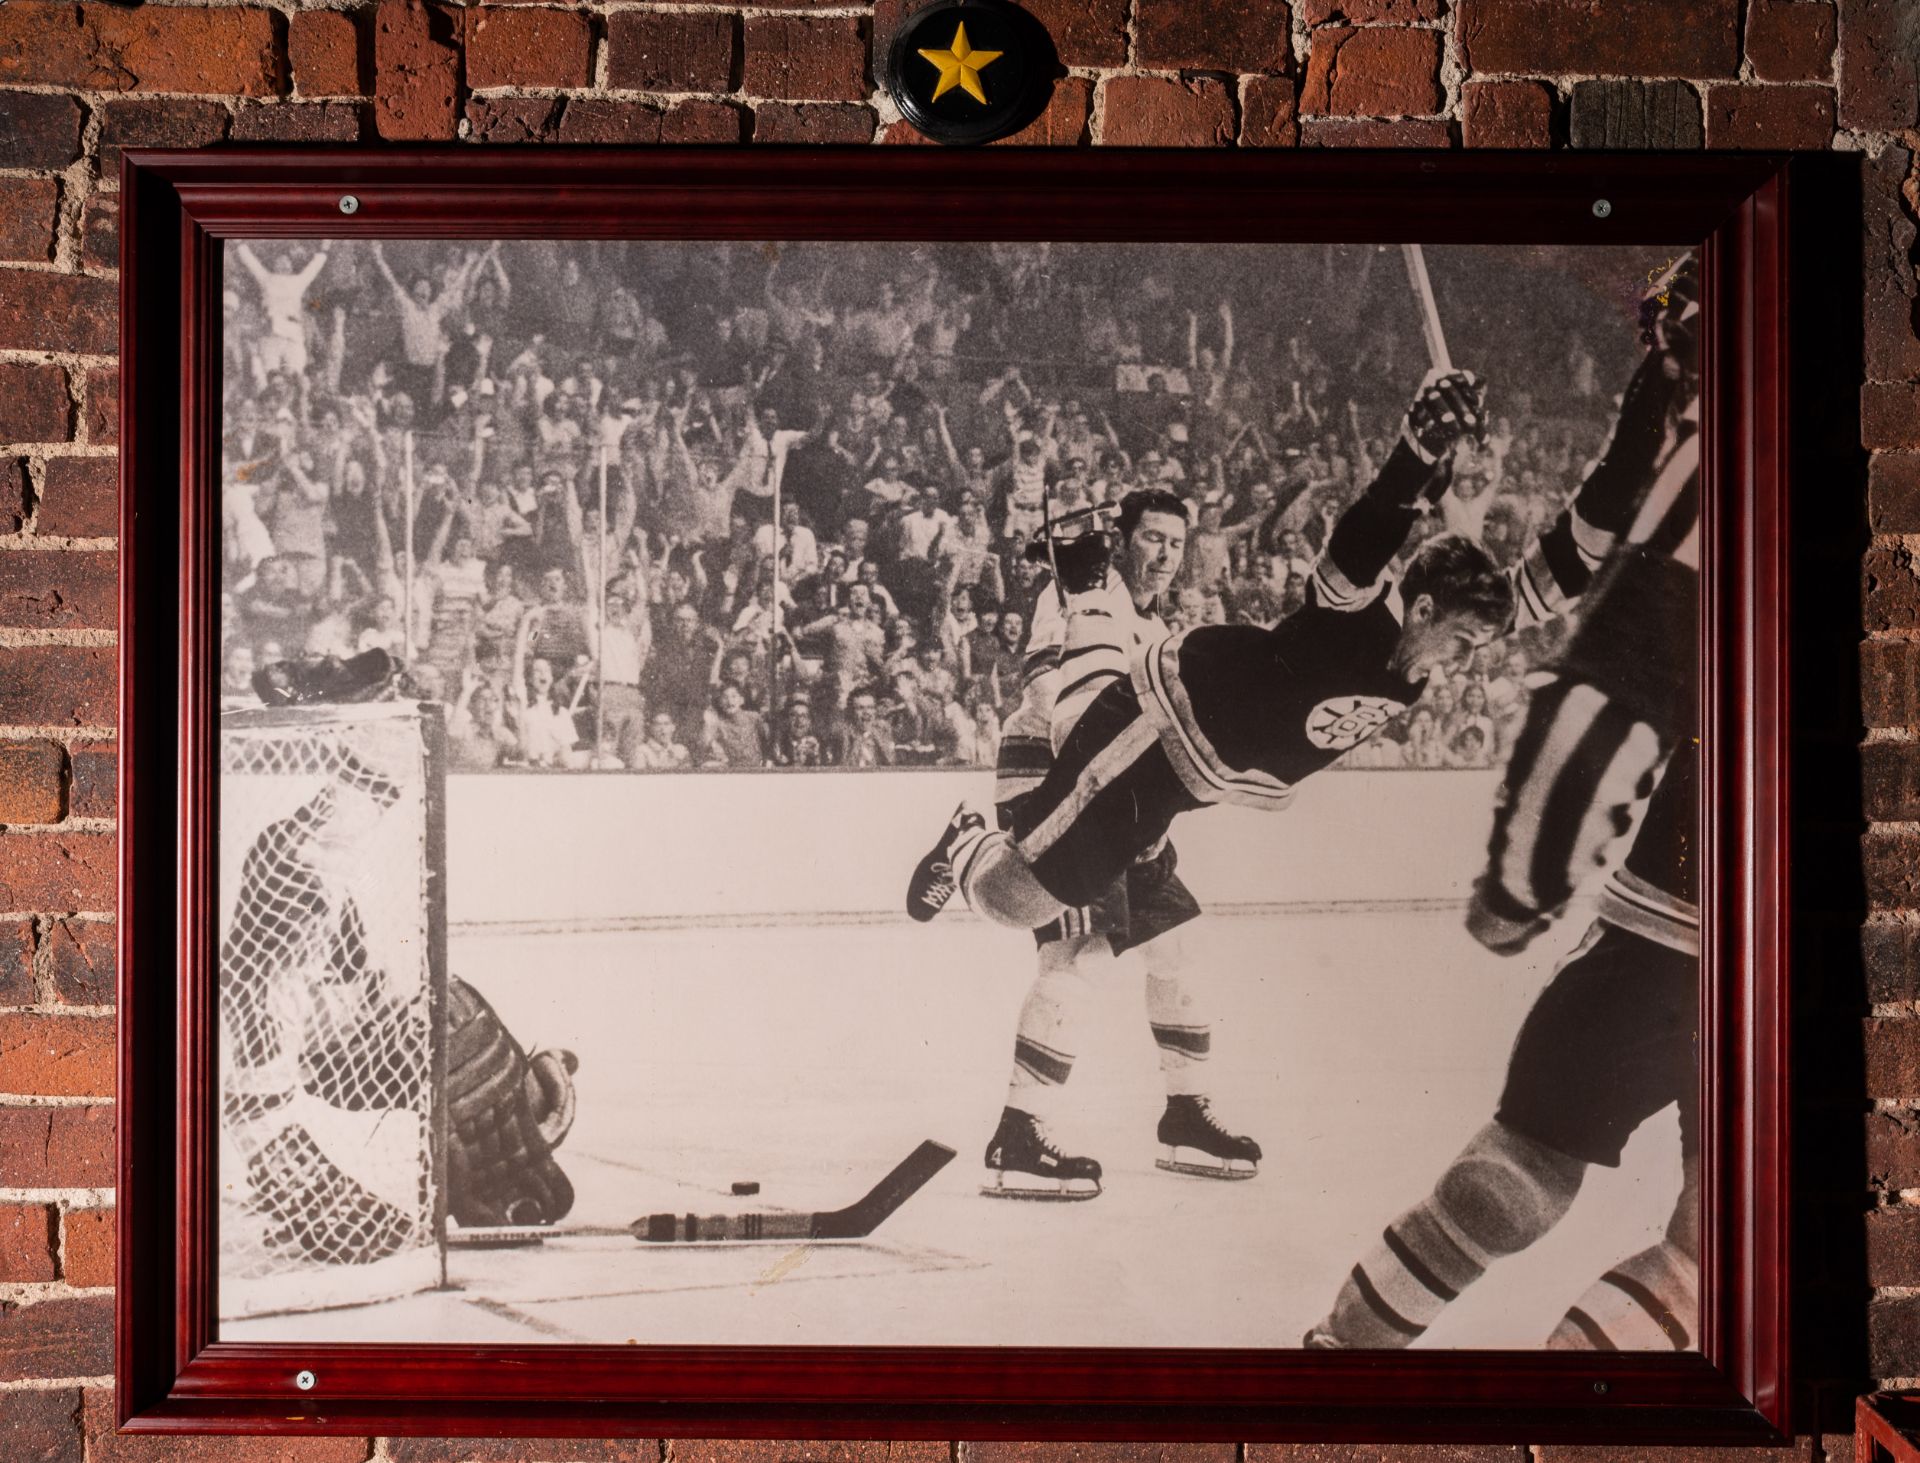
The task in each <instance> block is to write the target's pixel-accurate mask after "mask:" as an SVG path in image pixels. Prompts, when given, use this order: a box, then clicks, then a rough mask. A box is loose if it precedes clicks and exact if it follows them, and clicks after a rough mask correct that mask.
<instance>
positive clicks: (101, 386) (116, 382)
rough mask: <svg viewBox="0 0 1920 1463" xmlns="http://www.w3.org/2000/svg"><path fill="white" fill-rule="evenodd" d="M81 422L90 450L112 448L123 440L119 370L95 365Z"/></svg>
mask: <svg viewBox="0 0 1920 1463" xmlns="http://www.w3.org/2000/svg"><path fill="white" fill-rule="evenodd" d="M80 401H81V407H80V420H81V423H82V424H83V425H84V426H85V427H86V429H87V438H86V440H87V445H88V446H89V447H111V446H113V445H114V444H115V443H117V442H118V441H119V440H120V368H119V367H118V366H94V367H92V368H90V369H89V370H88V371H87V379H86V382H85V385H84V388H83V390H82V392H81V396H80Z"/></svg>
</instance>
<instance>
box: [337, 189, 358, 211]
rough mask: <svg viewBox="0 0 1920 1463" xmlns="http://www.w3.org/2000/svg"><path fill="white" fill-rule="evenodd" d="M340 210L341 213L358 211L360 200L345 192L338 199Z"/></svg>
mask: <svg viewBox="0 0 1920 1463" xmlns="http://www.w3.org/2000/svg"><path fill="white" fill-rule="evenodd" d="M340 211H341V212H342V213H358V212H359V211H360V200H359V199H358V198H355V197H354V196H353V195H352V194H351V193H348V194H346V195H345V196H344V197H342V198H341V200H340Z"/></svg>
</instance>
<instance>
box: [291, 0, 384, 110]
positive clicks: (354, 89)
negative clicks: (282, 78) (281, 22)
mask: <svg viewBox="0 0 1920 1463" xmlns="http://www.w3.org/2000/svg"><path fill="white" fill-rule="evenodd" d="M287 55H288V56H289V57H290V58H291V60H292V62H293V91H294V95H295V96H300V97H357V96H365V95H366V91H367V85H366V78H365V76H364V75H363V73H362V70H361V66H360V27H359V26H358V25H357V24H355V22H354V18H353V17H352V16H351V15H348V14H346V13H345V12H344V11H339V10H297V11H295V12H294V14H293V18H292V19H291V20H289V21H288V22H287Z"/></svg>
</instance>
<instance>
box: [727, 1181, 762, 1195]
mask: <svg viewBox="0 0 1920 1463" xmlns="http://www.w3.org/2000/svg"><path fill="white" fill-rule="evenodd" d="M733 1191H734V1193H736V1194H757V1193H759V1192H760V1185H759V1184H757V1183H755V1182H754V1181H753V1180H752V1179H741V1180H740V1181H739V1182H738V1183H736V1184H735V1185H734V1186H733Z"/></svg>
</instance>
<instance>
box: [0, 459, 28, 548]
mask: <svg viewBox="0 0 1920 1463" xmlns="http://www.w3.org/2000/svg"><path fill="white" fill-rule="evenodd" d="M29 496H30V494H29V490H28V483H27V465H26V463H24V462H22V461H21V460H20V459H19V458H17V457H0V533H18V532H20V530H21V529H23V528H25V527H26V526H27V514H28V511H29V506H28V499H29Z"/></svg>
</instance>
